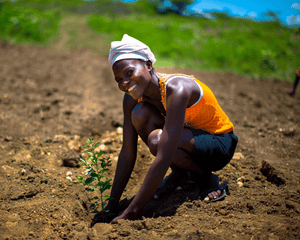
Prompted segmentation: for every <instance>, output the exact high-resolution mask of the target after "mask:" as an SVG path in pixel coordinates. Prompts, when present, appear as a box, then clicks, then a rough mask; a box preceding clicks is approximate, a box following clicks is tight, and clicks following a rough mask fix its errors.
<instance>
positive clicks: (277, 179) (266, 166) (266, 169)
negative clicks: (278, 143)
mask: <svg viewBox="0 0 300 240" xmlns="http://www.w3.org/2000/svg"><path fill="white" fill-rule="evenodd" d="M261 163H262V167H261V169H260V171H261V172H262V174H263V175H265V176H266V177H267V179H268V181H270V182H271V183H274V184H276V185H277V186H279V185H282V184H285V179H284V178H283V176H282V173H280V172H279V171H278V170H277V169H275V168H274V167H273V166H272V165H271V164H270V163H268V162H267V161H265V160H262V162H261Z"/></svg>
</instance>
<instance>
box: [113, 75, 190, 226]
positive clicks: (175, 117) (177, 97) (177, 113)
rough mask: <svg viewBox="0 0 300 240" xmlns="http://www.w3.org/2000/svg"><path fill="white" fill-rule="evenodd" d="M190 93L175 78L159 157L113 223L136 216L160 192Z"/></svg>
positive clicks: (168, 92)
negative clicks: (137, 190)
mask: <svg viewBox="0 0 300 240" xmlns="http://www.w3.org/2000/svg"><path fill="white" fill-rule="evenodd" d="M190 96H191V92H190V91H188V90H186V88H184V87H183V85H181V84H180V81H174V80H172V84H169V85H168V87H167V113H166V122H165V125H164V128H163V131H162V134H161V137H160V141H159V144H158V151H157V155H156V158H155V160H154V161H153V163H152V164H151V166H150V168H149V170H148V173H147V175H146V177H145V180H144V182H143V184H142V186H141V188H140V190H139V192H138V193H137V195H136V196H135V198H134V199H133V201H132V202H131V204H130V205H129V206H128V208H127V209H126V210H125V211H124V212H123V213H122V215H120V216H119V217H117V218H115V219H114V220H113V221H112V223H116V222H117V220H119V219H130V220H133V219H135V218H136V216H137V214H138V213H139V212H140V211H141V210H142V209H143V208H144V206H145V205H146V204H147V202H148V201H150V199H151V198H152V197H153V195H154V194H155V192H156V191H157V189H158V187H159V185H160V183H161V182H162V180H163V178H164V176H165V174H166V172H167V170H168V168H169V166H170V165H171V162H172V160H173V157H174V155H175V151H176V149H177V147H178V145H179V141H180V137H181V134H182V130H183V127H184V118H185V110H186V107H187V104H188V101H189V99H190Z"/></svg>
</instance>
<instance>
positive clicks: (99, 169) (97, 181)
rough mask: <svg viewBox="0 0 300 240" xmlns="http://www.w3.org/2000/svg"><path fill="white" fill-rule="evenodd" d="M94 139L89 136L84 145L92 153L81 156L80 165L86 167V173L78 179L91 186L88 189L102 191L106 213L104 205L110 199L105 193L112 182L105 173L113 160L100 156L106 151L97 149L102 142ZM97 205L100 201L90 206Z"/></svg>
mask: <svg viewBox="0 0 300 240" xmlns="http://www.w3.org/2000/svg"><path fill="white" fill-rule="evenodd" d="M93 140H94V139H90V138H88V141H87V145H86V146H84V147H85V148H88V150H85V151H84V152H85V153H88V154H90V156H89V157H87V158H86V159H85V158H81V161H82V162H81V163H80V165H81V166H85V167H86V174H85V177H83V176H79V177H78V179H79V181H80V182H79V183H83V185H85V186H89V188H88V189H87V191H89V192H94V191H97V190H99V191H100V202H101V209H102V213H103V214H104V213H105V212H107V210H105V209H104V207H105V205H106V202H107V201H108V200H109V196H108V195H104V191H105V190H109V189H110V188H111V186H112V185H111V184H110V181H111V179H107V178H106V177H105V176H104V173H105V172H107V171H108V170H109V169H108V166H109V164H110V162H111V161H110V160H109V158H99V157H100V156H101V155H102V154H103V153H104V152H103V151H100V152H98V151H96V148H97V147H98V145H99V144H100V143H99V142H98V143H93ZM98 199H99V197H98V196H95V197H93V198H92V200H98ZM96 206H98V203H97V202H94V203H93V204H91V206H90V207H91V208H94V207H96ZM94 213H98V211H94ZM103 217H104V216H103Z"/></svg>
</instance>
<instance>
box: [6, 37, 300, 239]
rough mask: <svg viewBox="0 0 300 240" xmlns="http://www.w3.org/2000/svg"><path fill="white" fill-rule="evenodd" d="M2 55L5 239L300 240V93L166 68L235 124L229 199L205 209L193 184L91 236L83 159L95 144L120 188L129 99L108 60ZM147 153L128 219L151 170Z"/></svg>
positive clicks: (142, 151) (27, 50) (28, 52)
mask: <svg viewBox="0 0 300 240" xmlns="http://www.w3.org/2000/svg"><path fill="white" fill-rule="evenodd" d="M0 53H1V57H0V83H1V87H0V163H1V167H0V172H1V175H0V193H1V194H0V202H1V205H0V239H252V240H254V239H300V234H299V233H300V185H299V181H300V151H299V145H300V126H299V122H300V104H299V103H300V92H299V94H297V95H296V97H294V98H292V97H290V96H289V95H288V94H286V93H285V92H284V88H289V87H291V83H289V82H287V81H281V80H273V81H270V80H264V79H260V80H255V79H250V78H247V77H243V76H237V75H234V74H231V73H207V72H201V71H192V70H186V69H157V71H159V72H181V73H186V74H194V75H195V76H196V77H197V78H199V79H200V80H201V81H203V82H204V83H206V84H207V85H208V86H209V87H210V88H211V89H212V90H213V91H214V93H215V95H216V97H217V99H218V101H219V103H220V105H221V106H222V107H223V109H224V110H225V112H226V113H227V114H228V115H229V117H230V119H231V120H232V121H233V123H234V125H235V133H236V135H237V136H238V137H239V144H238V147H237V150H236V154H235V156H234V159H233V160H232V161H231V162H230V164H229V165H228V166H226V167H225V168H224V169H223V170H221V171H219V172H217V174H218V175H219V177H220V179H221V181H229V195H228V196H227V197H226V198H225V200H224V201H220V202H216V203H212V204H206V203H204V202H202V201H201V200H200V199H199V197H198V196H199V194H200V192H199V189H198V188H197V187H196V186H195V185H193V184H192V183H189V184H185V185H182V186H181V187H182V189H181V190H176V191H175V192H174V193H172V194H169V195H166V196H165V197H163V198H162V199H160V200H151V201H150V202H149V203H148V204H147V206H146V207H145V209H144V210H143V211H142V212H141V213H140V215H139V217H138V219H137V220H136V221H124V220H123V221H120V222H119V224H116V225H110V224H105V223H98V224H96V225H95V226H94V227H90V224H91V220H92V218H93V216H94V214H93V213H91V211H92V209H90V208H89V205H90V204H91V203H92V201H91V198H92V196H93V195H91V194H88V193H87V191H85V188H84V187H83V186H82V185H80V184H78V181H77V180H76V178H77V176H79V175H81V174H82V173H83V172H84V170H85V169H84V167H78V161H79V160H78V159H79V157H80V155H81V156H84V154H85V153H83V150H84V149H83V146H84V145H85V143H86V140H87V138H88V137H91V136H92V137H94V138H95V140H96V141H99V142H101V147H100V148H101V149H104V150H105V151H106V153H105V156H110V158H111V160H112V163H111V166H110V170H109V172H108V177H111V178H113V175H114V170H115V167H116V160H117V156H118V152H119V150H120V147H121V142H122V137H121V130H122V128H120V126H121V125H122V107H121V104H122V93H121V92H120V91H119V90H118V88H117V86H116V84H115V83H114V80H113V76H112V72H111V70H110V68H109V66H108V63H107V57H103V56H97V55H95V54H93V53H92V51H91V50H89V49H83V50H78V51H72V52H63V51H58V50H56V51H55V50H53V49H49V48H41V47H36V46H18V45H11V44H8V43H0ZM139 146H140V147H139V150H138V158H137V163H136V166H135V168H134V171H133V174H132V176H131V178H130V181H129V183H128V185H127V187H126V191H125V192H124V194H123V196H122V199H121V203H120V209H119V210H120V211H121V210H122V209H124V208H125V207H126V206H127V205H128V204H129V202H130V200H131V199H132V198H133V197H134V196H135V194H136V193H137V191H138V189H139V187H140V185H141V183H142V181H143V179H144V177H145V175H146V172H147V170H148V168H149V166H150V164H151V161H153V157H152V156H151V155H150V153H149V151H148V150H147V148H146V147H145V145H144V144H143V143H142V142H140V145H139ZM68 172H69V173H68ZM68 175H70V176H71V178H72V179H73V181H71V180H70V179H68V178H67V177H68Z"/></svg>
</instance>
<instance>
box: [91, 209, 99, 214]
mask: <svg viewBox="0 0 300 240" xmlns="http://www.w3.org/2000/svg"><path fill="white" fill-rule="evenodd" d="M91 213H96V214H97V213H99V211H97V210H94V211H92V212H91Z"/></svg>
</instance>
